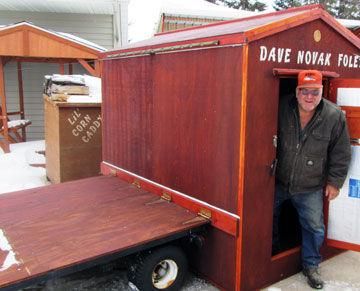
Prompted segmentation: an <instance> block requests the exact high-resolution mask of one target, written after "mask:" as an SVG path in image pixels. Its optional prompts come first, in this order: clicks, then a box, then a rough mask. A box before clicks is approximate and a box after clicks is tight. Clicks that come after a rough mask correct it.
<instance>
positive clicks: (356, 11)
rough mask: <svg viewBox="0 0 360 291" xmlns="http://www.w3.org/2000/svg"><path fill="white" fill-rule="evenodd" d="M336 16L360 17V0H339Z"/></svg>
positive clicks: (346, 17)
mask: <svg viewBox="0 0 360 291" xmlns="http://www.w3.org/2000/svg"><path fill="white" fill-rule="evenodd" d="M336 17H338V18H345V19H360V2H359V0H339V5H338V10H337V14H336Z"/></svg>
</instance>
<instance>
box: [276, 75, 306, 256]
mask: <svg viewBox="0 0 360 291" xmlns="http://www.w3.org/2000/svg"><path fill="white" fill-rule="evenodd" d="M296 86H297V76H294V77H288V78H280V79H279V104H280V103H281V100H282V99H283V98H287V99H289V98H291V96H293V97H295V91H296ZM278 112H279V110H278ZM300 245H301V227H300V223H299V219H298V214H297V211H296V209H295V208H294V206H293V205H292V203H291V201H290V200H287V201H285V202H284V203H283V204H282V206H281V209H280V216H279V223H278V239H276V243H274V241H273V248H272V256H275V255H278V254H280V253H283V252H285V251H288V250H290V249H293V248H296V247H299V246H300Z"/></svg>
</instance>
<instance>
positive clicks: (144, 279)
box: [129, 246, 187, 291]
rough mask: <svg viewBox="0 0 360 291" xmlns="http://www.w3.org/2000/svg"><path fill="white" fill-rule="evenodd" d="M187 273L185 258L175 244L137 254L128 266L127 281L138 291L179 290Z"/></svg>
mask: <svg viewBox="0 0 360 291" xmlns="http://www.w3.org/2000/svg"><path fill="white" fill-rule="evenodd" d="M186 273H187V259H186V255H185V254H184V252H183V251H182V250H181V249H180V248H179V247H176V246H165V247H161V248H157V249H153V250H150V251H148V252H145V253H142V254H141V255H139V256H138V257H137V258H136V260H135V263H134V264H133V265H132V266H131V267H130V268H129V281H131V282H132V283H133V284H134V285H135V286H136V287H137V288H138V289H139V290H140V291H154V290H166V291H173V290H174V291H175V290H179V289H180V288H181V286H182V284H183V281H184V279H185V276H186Z"/></svg>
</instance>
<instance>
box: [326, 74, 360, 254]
mask: <svg viewBox="0 0 360 291" xmlns="http://www.w3.org/2000/svg"><path fill="white" fill-rule="evenodd" d="M329 97H330V99H331V101H333V102H334V103H337V104H338V105H339V106H340V107H341V108H342V109H343V111H344V113H345V115H346V119H347V123H348V128H349V133H350V138H351V141H352V146H351V152H352V158H351V164H350V168H349V172H348V176H347V178H346V180H345V183H344V186H343V188H342V189H341V190H340V194H339V196H338V197H337V198H336V199H335V200H333V201H331V202H330V203H329V211H328V224H327V245H329V246H333V247H337V248H342V249H349V250H355V251H360V223H359V222H360V79H335V80H332V81H331V83H330V96H329Z"/></svg>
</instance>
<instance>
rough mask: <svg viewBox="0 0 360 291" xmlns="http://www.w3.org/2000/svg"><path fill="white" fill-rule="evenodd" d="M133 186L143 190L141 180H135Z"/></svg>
mask: <svg viewBox="0 0 360 291" xmlns="http://www.w3.org/2000/svg"><path fill="white" fill-rule="evenodd" d="M131 184H132V185H134V186H135V187H136V188H139V189H140V188H141V184H140V181H139V180H136V179H135V180H134V182H132V183H131Z"/></svg>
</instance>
